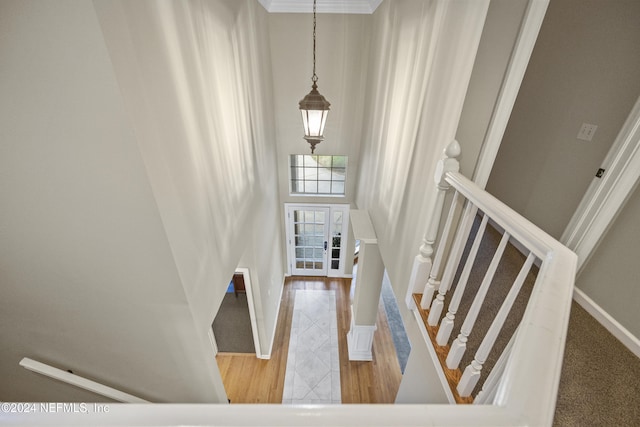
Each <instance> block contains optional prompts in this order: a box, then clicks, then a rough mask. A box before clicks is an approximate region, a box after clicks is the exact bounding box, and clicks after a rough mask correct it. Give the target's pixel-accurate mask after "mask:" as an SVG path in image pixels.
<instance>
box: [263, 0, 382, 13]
mask: <svg viewBox="0 0 640 427" xmlns="http://www.w3.org/2000/svg"><path fill="white" fill-rule="evenodd" d="M258 2H259V3H260V4H261V5H262V6H263V7H264V8H265V9H266V10H267V12H269V13H311V12H312V11H313V0H258ZM380 3H382V0H318V3H317V6H316V10H317V12H318V13H355V14H372V13H373V12H375V10H376V9H377V8H378V6H380Z"/></svg>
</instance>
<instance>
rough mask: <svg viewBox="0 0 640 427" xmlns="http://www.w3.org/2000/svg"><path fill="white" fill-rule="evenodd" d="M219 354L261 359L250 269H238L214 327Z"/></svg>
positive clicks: (223, 300)
mask: <svg viewBox="0 0 640 427" xmlns="http://www.w3.org/2000/svg"><path fill="white" fill-rule="evenodd" d="M211 328H212V332H213V339H214V343H215V348H216V353H247V354H255V355H256V356H258V357H260V356H259V355H260V354H261V353H260V341H259V335H258V329H257V323H256V316H255V306H254V303H253V293H252V290H251V278H250V275H249V269H248V268H237V269H236V271H235V273H234V274H233V277H232V278H231V280H230V281H229V285H228V287H227V289H226V292H225V294H224V296H223V299H222V302H221V304H220V308H219V309H218V313H217V314H216V316H215V318H214V320H213V323H212V325H211Z"/></svg>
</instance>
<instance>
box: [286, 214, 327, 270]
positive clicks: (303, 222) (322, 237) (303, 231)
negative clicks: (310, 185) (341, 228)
mask: <svg viewBox="0 0 640 427" xmlns="http://www.w3.org/2000/svg"><path fill="white" fill-rule="evenodd" d="M291 218H292V220H293V221H292V223H293V225H292V230H293V235H294V236H293V237H294V239H293V242H294V243H295V244H294V247H293V248H292V256H293V257H294V264H295V268H296V269H297V270H299V271H294V272H293V273H294V274H311V275H313V274H325V273H326V270H325V267H326V265H327V264H326V258H327V255H328V253H330V249H331V248H330V247H327V248H325V242H327V239H328V237H329V236H327V235H326V233H327V231H328V228H329V224H326V221H328V220H329V219H330V218H331V217H330V216H329V210H328V208H315V209H314V208H306V209H295V210H293V215H292V217H291ZM329 242H330V240H329ZM300 270H302V271H300ZM305 270H306V271H305Z"/></svg>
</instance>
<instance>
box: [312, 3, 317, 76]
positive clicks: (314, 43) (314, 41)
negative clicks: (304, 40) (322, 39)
mask: <svg viewBox="0 0 640 427" xmlns="http://www.w3.org/2000/svg"><path fill="white" fill-rule="evenodd" d="M311 81H312V82H314V83H315V82H317V81H318V76H317V75H316V0H313V77H311Z"/></svg>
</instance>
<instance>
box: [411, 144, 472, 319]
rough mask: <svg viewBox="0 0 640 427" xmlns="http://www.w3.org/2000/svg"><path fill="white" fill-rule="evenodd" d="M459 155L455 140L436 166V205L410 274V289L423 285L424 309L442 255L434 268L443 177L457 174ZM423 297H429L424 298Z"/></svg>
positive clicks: (443, 186)
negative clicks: (430, 281)
mask: <svg viewBox="0 0 640 427" xmlns="http://www.w3.org/2000/svg"><path fill="white" fill-rule="evenodd" d="M459 155H460V144H458V141H456V140H455V139H454V140H453V141H451V143H449V145H448V146H447V148H445V150H444V154H443V157H442V158H441V159H440V160H439V161H438V164H437V165H436V172H435V175H434V180H435V182H436V187H437V195H436V203H435V206H434V210H433V214H432V215H431V219H430V221H429V226H428V228H427V232H426V233H425V235H424V237H423V239H422V245H421V246H420V253H419V254H418V256H416V259H415V261H414V265H413V270H412V272H411V279H410V280H411V282H410V286H411V289H416V287H417V286H419V284H418V283H420V284H424V286H425V289H424V291H423V295H422V300H421V302H420V305H421V306H422V307H423V308H425V306H427V307H428V304H429V303H430V302H431V299H430V298H431V297H433V291H431V297H429V295H428V294H429V289H428V286H429V283H428V279H429V277H430V274H431V273H432V272H435V275H436V277H437V273H438V272H437V270H439V263H440V261H439V259H438V258H442V255H440V256H439V255H438V254H436V261H437V263H438V265H437V266H436V267H437V268H434V262H433V260H432V259H431V255H432V254H433V244H434V243H435V241H436V237H437V235H438V228H439V226H440V217H441V216H442V207H443V205H444V197H445V194H446V192H447V190H448V189H449V183H447V181H445V175H446V174H447V173H448V172H457V171H458V170H459V169H460V163H459V162H458V160H457V159H456V157H458V156H459ZM425 295H427V297H429V299H428V300H427V298H425Z"/></svg>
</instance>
